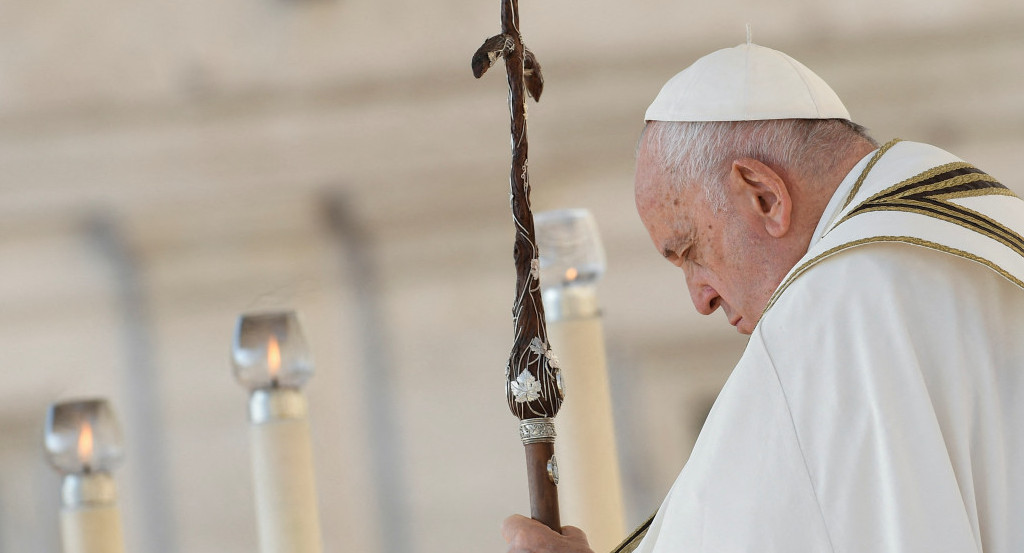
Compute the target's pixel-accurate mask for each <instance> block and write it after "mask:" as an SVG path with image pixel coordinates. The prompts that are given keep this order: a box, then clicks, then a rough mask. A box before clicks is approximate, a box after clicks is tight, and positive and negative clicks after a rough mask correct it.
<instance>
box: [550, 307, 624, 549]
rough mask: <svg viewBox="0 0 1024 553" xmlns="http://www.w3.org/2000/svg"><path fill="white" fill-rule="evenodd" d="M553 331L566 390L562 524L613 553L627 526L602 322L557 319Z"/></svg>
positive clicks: (559, 423)
mask: <svg viewBox="0 0 1024 553" xmlns="http://www.w3.org/2000/svg"><path fill="white" fill-rule="evenodd" d="M547 328H548V338H549V340H550V343H551V346H552V348H553V349H554V352H555V354H556V355H557V356H558V364H559V367H561V370H562V371H563V373H564V378H565V386H566V397H565V402H564V403H563V404H562V408H561V409H560V410H559V412H558V416H557V417H555V426H556V429H557V432H558V441H557V443H556V444H555V455H556V456H557V458H558V468H559V471H558V472H559V485H558V488H559V490H558V496H559V501H560V503H561V511H562V522H563V523H564V524H568V525H572V526H578V527H580V528H582V529H583V530H584V531H585V532H587V539H588V540H589V541H590V546H591V548H592V549H593V550H594V551H610V550H611V549H612V548H613V547H615V546H616V545H618V543H619V542H620V541H622V538H623V537H624V536H625V522H624V514H623V503H622V482H621V476H620V474H619V460H618V453H617V451H618V450H617V448H616V446H615V428H614V424H613V422H612V405H611V394H610V392H609V386H608V370H607V362H606V359H605V348H604V330H603V327H602V324H601V318H600V316H598V315H596V314H595V315H592V316H583V317H578V318H565V319H554V320H551V321H549V322H548V327H547Z"/></svg>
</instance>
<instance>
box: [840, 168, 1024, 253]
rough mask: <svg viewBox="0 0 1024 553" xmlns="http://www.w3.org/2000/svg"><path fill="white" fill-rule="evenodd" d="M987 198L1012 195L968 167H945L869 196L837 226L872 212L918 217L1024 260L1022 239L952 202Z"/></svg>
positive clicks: (990, 179) (989, 219)
mask: <svg viewBox="0 0 1024 553" xmlns="http://www.w3.org/2000/svg"><path fill="white" fill-rule="evenodd" d="M990 195H999V196H1012V195H1013V192H1011V191H1010V190H1009V189H1007V188H1006V187H1005V186H1003V185H1002V184H1000V183H999V182H998V181H996V180H995V179H993V178H992V177H991V176H989V175H987V174H985V173H984V172H982V171H981V170H979V169H977V168H975V167H973V166H971V165H969V164H967V163H963V162H956V163H948V164H946V165H941V166H939V167H935V168H934V169H930V170H928V171H925V172H923V173H921V174H919V175H916V176H914V177H911V178H909V179H907V180H905V181H903V182H901V183H899V184H897V185H895V186H892V187H890V188H887V189H885V190H883V191H881V192H879V193H877V194H875V195H874V196H871V197H870V198H868V199H867V200H865V201H864V202H862V203H861V204H860V205H858V206H857V207H855V208H854V209H853V210H852V211H850V213H848V214H847V215H846V216H845V217H843V218H842V219H841V220H840V221H839V223H836V226H838V225H840V224H842V223H843V222H845V221H846V220H848V219H850V218H851V217H853V216H855V215H859V214H862V213H868V212H872V211H904V212H908V213H917V214H920V215H926V216H928V217H934V218H936V219H941V220H943V221H946V222H949V223H953V224H956V225H959V226H962V227H964V228H966V229H969V230H973V231H975V232H978V233H980V234H982V235H984V236H987V237H989V238H992V239H993V240H996V241H998V242H999V243H1001V244H1003V245H1005V246H1006V247H1008V248H1010V249H1012V250H1013V251H1015V252H1017V253H1018V254H1019V255H1022V256H1024V238H1022V237H1021V236H1020V235H1019V234H1017V233H1015V232H1013V231H1012V230H1010V229H1008V228H1006V227H1005V226H1004V225H1002V224H1000V223H999V222H997V221H995V220H993V219H992V218H990V217H988V216H986V215H983V214H981V213H978V212H977V211H974V210H972V209H968V208H966V207H963V206H961V205H958V204H956V203H953V202H952V201H951V200H954V199H957V198H969V197H977V196H990ZM833 228H834V227H833Z"/></svg>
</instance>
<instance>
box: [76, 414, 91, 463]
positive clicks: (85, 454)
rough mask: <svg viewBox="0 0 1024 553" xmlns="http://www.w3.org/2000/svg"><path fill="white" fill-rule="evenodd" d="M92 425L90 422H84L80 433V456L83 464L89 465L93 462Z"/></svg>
mask: <svg viewBox="0 0 1024 553" xmlns="http://www.w3.org/2000/svg"><path fill="white" fill-rule="evenodd" d="M92 447H93V446H92V425H91V424H89V423H88V422H85V423H82V430H81V432H79V433H78V458H79V459H81V460H82V464H84V465H88V464H89V463H90V462H92Z"/></svg>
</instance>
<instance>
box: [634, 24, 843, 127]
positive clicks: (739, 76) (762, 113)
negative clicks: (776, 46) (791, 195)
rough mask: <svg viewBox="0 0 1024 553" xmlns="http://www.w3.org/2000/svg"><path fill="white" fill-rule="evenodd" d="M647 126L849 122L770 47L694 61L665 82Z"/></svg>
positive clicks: (815, 80)
mask: <svg viewBox="0 0 1024 553" xmlns="http://www.w3.org/2000/svg"><path fill="white" fill-rule="evenodd" d="M644 119H646V120H647V121H756V120H761V119H847V120H849V119H850V112H848V111H846V107H845V106H843V103H842V102H841V101H840V100H839V96H836V93H835V92H833V91H832V89H831V88H829V86H828V85H827V84H825V81H823V80H821V77H819V76H817V75H815V74H814V72H812V71H811V70H810V69H807V67H805V66H804V65H803V64H802V63H800V62H798V61H796V60H795V59H793V58H791V57H789V56H787V55H786V54H783V53H782V52H779V51H778V50H772V49H771V48H765V47H764V46H758V45H756V44H750V43H746V44H740V45H739V46H736V47H735V48H723V49H722V50H718V51H717V52H712V53H710V54H708V55H706V56H704V57H703V58H700V59H699V60H697V61H695V62H694V63H693V65H691V66H690V67H687V68H686V69H684V70H682V71H681V72H679V73H678V74H676V76H675V77H672V78H671V79H669V81H668V82H667V83H665V86H663V87H662V89H661V92H659V93H658V96H657V97H656V98H655V99H654V102H653V103H651V105H650V107H648V108H647V114H646V115H645V116H644Z"/></svg>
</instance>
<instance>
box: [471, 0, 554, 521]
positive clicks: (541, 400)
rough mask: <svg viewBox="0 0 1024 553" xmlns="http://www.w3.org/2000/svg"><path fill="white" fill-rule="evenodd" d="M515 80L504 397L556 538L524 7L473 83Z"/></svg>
mask: <svg viewBox="0 0 1024 553" xmlns="http://www.w3.org/2000/svg"><path fill="white" fill-rule="evenodd" d="M499 57H500V58H504V59H505V70H506V73H507V74H508V88H509V98H508V100H509V111H510V114H511V132H512V170H511V175H510V177H509V185H510V188H511V196H512V198H511V203H512V218H513V220H514V222H515V229H516V236H515V245H514V248H513V257H514V259H515V266H516V297H515V305H514V307H513V310H512V314H513V318H514V320H515V341H514V343H513V345H512V352H511V354H510V356H509V361H508V365H507V366H506V369H505V376H506V379H505V380H506V382H505V391H506V395H507V397H508V405H509V408H510V409H511V410H512V413H513V414H515V415H516V416H517V417H519V420H520V426H519V428H520V437H521V438H522V440H523V444H524V446H525V448H526V470H527V480H528V483H529V487H530V512H531V516H532V517H533V518H534V519H536V520H538V521H540V522H542V523H544V524H545V525H547V526H548V527H549V528H551V529H552V530H555V531H556V532H561V531H562V526H561V522H560V520H559V514H558V487H557V484H558V465H557V462H556V461H555V456H554V440H555V432H554V421H553V417H554V416H555V414H557V413H558V408H559V407H560V406H561V405H562V397H563V391H564V388H563V386H562V377H561V372H560V371H559V368H558V361H557V360H556V359H555V356H554V355H553V354H552V352H551V345H550V344H549V343H548V337H547V328H546V326H545V323H544V305H543V303H541V292H540V269H539V261H538V256H537V240H536V235H535V232H534V225H533V212H532V211H531V210H530V184H529V177H528V174H527V151H528V147H527V140H526V98H525V94H526V93H529V95H530V96H532V97H533V99H534V100H538V99H540V95H541V92H543V89H544V78H543V76H542V75H541V72H540V64H539V63H538V62H537V59H536V58H535V57H534V55H533V53H532V52H530V51H529V50H527V49H526V48H525V47H524V46H523V39H522V35H521V34H520V30H519V5H518V1H517V0H502V2H501V34H500V35H496V36H493V37H491V38H489V39H487V40H486V41H484V44H483V46H481V47H480V49H479V50H477V52H476V54H475V55H474V56H473V60H472V68H473V75H474V76H475V77H477V78H480V76H481V75H483V74H484V73H485V72H486V71H487V70H488V69H490V67H491V66H492V65H494V63H495V62H496V61H497V60H498V58H499Z"/></svg>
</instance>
